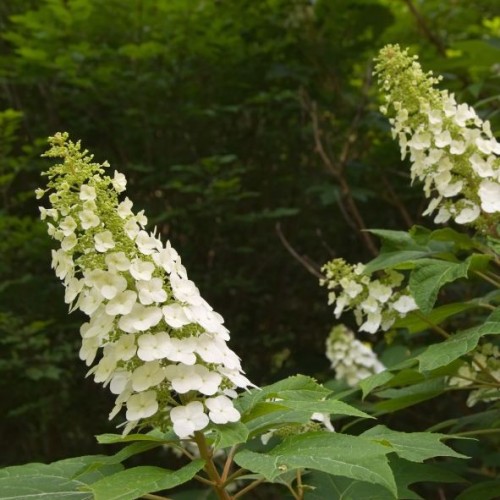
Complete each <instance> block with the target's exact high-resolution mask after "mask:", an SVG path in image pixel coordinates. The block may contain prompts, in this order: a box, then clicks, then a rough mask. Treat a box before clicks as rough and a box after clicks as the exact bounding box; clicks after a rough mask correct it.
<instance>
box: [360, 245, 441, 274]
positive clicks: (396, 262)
mask: <svg viewBox="0 0 500 500" xmlns="http://www.w3.org/2000/svg"><path fill="white" fill-rule="evenodd" d="M432 254H433V252H431V251H430V250H397V251H395V252H385V253H381V254H380V255H379V256H378V257H375V258H374V259H373V260H372V261H370V262H368V264H367V265H366V267H365V269H364V271H363V272H364V273H365V274H371V273H374V272H375V271H380V270H381V269H389V268H394V269H413V268H414V267H415V261H417V260H418V259H423V258H425V257H429V256H430V255H432Z"/></svg>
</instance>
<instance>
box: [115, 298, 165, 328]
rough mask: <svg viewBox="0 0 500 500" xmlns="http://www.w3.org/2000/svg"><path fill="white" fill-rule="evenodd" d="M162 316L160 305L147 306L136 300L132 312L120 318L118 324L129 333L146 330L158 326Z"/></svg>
mask: <svg viewBox="0 0 500 500" xmlns="http://www.w3.org/2000/svg"><path fill="white" fill-rule="evenodd" d="M162 316H163V315H162V313H161V309H160V308H159V307H153V306H150V307H146V306H143V305H142V304H139V303H138V302H136V303H135V304H134V305H133V307H132V310H131V311H130V313H129V314H127V315H125V316H122V317H121V318H120V320H119V322H118V326H119V327H120V328H121V329H122V330H123V331H124V332H127V333H136V332H144V331H146V330H149V329H150V328H151V327H153V326H156V325H157V324H158V323H159V322H160V321H161V319H162Z"/></svg>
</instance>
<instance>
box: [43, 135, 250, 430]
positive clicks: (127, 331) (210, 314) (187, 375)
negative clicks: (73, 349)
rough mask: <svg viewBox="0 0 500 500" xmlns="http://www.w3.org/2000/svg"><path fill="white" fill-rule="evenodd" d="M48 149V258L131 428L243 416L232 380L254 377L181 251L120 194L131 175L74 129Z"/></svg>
mask: <svg viewBox="0 0 500 500" xmlns="http://www.w3.org/2000/svg"><path fill="white" fill-rule="evenodd" d="M50 143H51V146H52V147H51V149H50V150H49V151H48V152H47V153H46V154H45V155H44V156H47V157H50V158H61V159H62V162H61V163H59V164H56V165H54V166H52V167H51V168H50V169H49V170H48V172H46V173H45V174H44V175H46V176H48V179H49V180H48V183H47V189H38V190H37V198H41V197H43V196H44V195H45V193H47V192H49V193H50V195H49V201H50V204H51V207H50V208H43V207H40V211H41V218H42V219H43V220H46V221H47V227H48V233H49V235H50V236H51V237H52V238H53V239H55V240H56V241H58V242H59V245H60V248H59V249H58V250H54V251H53V252H52V267H53V268H54V270H55V272H56V275H57V276H58V277H59V278H60V279H61V280H62V281H63V283H64V286H65V288H66V293H65V301H66V302H67V303H68V304H70V307H71V310H74V309H80V310H81V311H83V312H84V313H85V314H87V315H88V316H89V320H88V321H87V322H86V323H84V324H83V325H82V327H81V329H80V333H81V336H82V346H81V349H80V358H81V359H82V360H83V361H85V363H86V364H87V366H91V368H90V370H89V372H88V374H89V375H93V377H94V380H95V381H96V382H98V383H102V384H103V385H104V386H109V389H110V391H111V392H112V393H113V394H115V395H116V404H115V407H114V409H113V411H112V412H111V414H110V418H113V417H114V416H115V415H116V414H117V413H118V412H119V411H120V410H121V409H122V408H125V409H126V414H125V417H126V420H127V424H126V426H125V431H124V432H125V433H127V432H130V430H131V429H133V428H135V427H137V426H139V427H145V426H153V427H157V428H160V429H169V428H172V427H173V430H174V431H175V433H176V434H177V435H178V436H179V437H180V438H186V437H189V436H191V435H192V434H193V432H195V431H198V430H201V429H204V428H205V427H206V426H207V425H208V424H209V422H210V421H211V422H212V423H214V424H225V423H227V422H235V421H237V420H239V418H240V415H239V413H238V411H237V410H236V409H235V408H234V405H233V401H232V400H233V399H234V398H235V397H237V394H236V392H235V389H236V388H247V387H249V386H251V385H252V384H251V383H250V381H249V380H248V379H247V378H246V377H245V376H244V374H243V371H242V369H241V364H240V360H239V358H238V356H237V355H236V354H235V353H234V352H233V351H232V350H231V349H230V348H229V347H228V346H227V344H226V342H227V341H228V340H229V332H228V330H227V328H226V327H225V326H224V324H223V322H224V321H223V318H222V317H221V316H220V315H219V314H218V313H216V312H215V311H213V309H212V308H211V307H210V305H209V304H208V303H207V302H206V301H205V300H204V299H203V298H202V297H201V295H200V293H199V291H198V288H197V287H196V285H195V284H194V283H193V282H192V281H190V280H189V279H188V276H187V272H186V269H185V267H184V266H183V265H182V263H181V258H180V256H179V254H178V253H177V252H176V251H175V250H174V249H173V248H172V246H171V245H170V242H168V241H167V243H166V244H165V245H164V244H163V243H162V242H161V241H160V239H159V238H158V237H157V235H156V234H155V232H153V233H149V232H147V231H146V230H145V226H146V224H147V218H146V216H145V215H144V213H143V211H141V212H138V213H135V212H134V211H133V210H132V207H133V204H132V202H131V201H130V200H129V199H128V198H125V199H123V200H122V201H120V199H119V195H120V194H121V193H122V192H124V191H125V188H126V179H125V176H124V175H123V174H120V173H119V172H117V171H115V172H114V175H113V176H112V177H111V176H109V175H106V168H107V167H109V165H108V164H106V163H103V164H97V163H92V156H90V155H89V154H88V152H87V151H82V150H81V148H80V144H79V143H76V144H75V143H73V142H71V141H70V140H69V139H68V134H66V133H64V134H56V135H55V136H54V137H52V138H51V139H50Z"/></svg>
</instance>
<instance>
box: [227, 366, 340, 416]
mask: <svg viewBox="0 0 500 500" xmlns="http://www.w3.org/2000/svg"><path fill="white" fill-rule="evenodd" d="M330 393H331V391H330V390H328V389H326V388H325V387H323V386H322V385H320V384H318V383H317V382H316V381H315V380H314V379H313V378H311V377H306V376H305V375H294V376H292V377H288V378H286V379H284V380H280V381H279V382H276V383H275V384H271V385H268V386H266V387H262V388H261V389H254V390H252V391H250V392H248V393H246V394H244V395H242V396H241V397H239V398H238V399H237V401H236V404H237V407H238V409H239V410H240V412H241V413H244V412H246V411H248V410H250V409H251V408H252V407H253V406H255V405H256V404H257V403H259V402H262V401H265V400H266V399H281V400H294V401H320V400H321V399H324V398H326V397H327V396H328V395H329V394H330Z"/></svg>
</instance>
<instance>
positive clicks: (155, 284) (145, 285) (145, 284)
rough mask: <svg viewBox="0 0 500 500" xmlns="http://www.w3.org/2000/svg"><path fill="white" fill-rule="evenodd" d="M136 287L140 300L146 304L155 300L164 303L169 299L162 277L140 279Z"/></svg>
mask: <svg viewBox="0 0 500 500" xmlns="http://www.w3.org/2000/svg"><path fill="white" fill-rule="evenodd" d="M136 287H137V291H138V293H139V300H140V301H141V303H142V304H144V305H146V306H147V305H150V304H153V303H154V302H156V303H162V302H165V301H166V300H167V292H166V291H165V290H164V289H163V280H162V279H161V278H152V279H150V280H148V281H138V282H137V283H136Z"/></svg>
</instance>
